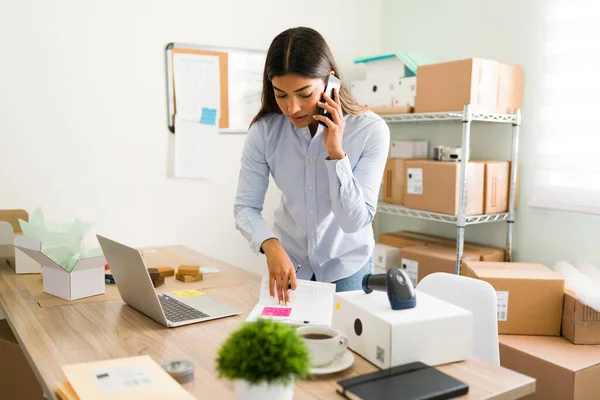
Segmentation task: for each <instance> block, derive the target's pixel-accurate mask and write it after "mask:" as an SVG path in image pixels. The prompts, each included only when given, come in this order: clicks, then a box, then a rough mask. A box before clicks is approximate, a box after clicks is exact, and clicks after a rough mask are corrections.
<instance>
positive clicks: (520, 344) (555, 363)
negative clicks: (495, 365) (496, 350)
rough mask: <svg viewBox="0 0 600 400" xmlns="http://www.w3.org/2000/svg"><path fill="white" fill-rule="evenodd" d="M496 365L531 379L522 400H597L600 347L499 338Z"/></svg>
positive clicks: (539, 338)
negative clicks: (531, 387)
mask: <svg viewBox="0 0 600 400" xmlns="http://www.w3.org/2000/svg"><path fill="white" fill-rule="evenodd" d="M499 342H500V364H501V365H502V366H503V367H505V368H508V369H512V370H513V371H517V372H520V373H522V374H524V375H527V376H530V377H532V378H535V380H536V383H535V393H534V394H532V395H529V396H527V397H524V399H526V400H550V399H557V400H597V399H598V393H600V347H598V346H584V345H579V346H578V345H574V344H572V343H570V342H569V341H568V340H566V339H565V338H562V337H548V336H517V335H500V336H499Z"/></svg>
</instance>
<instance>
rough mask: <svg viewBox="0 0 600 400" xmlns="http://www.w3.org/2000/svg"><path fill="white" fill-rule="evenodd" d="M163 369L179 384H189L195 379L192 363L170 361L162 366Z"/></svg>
mask: <svg viewBox="0 0 600 400" xmlns="http://www.w3.org/2000/svg"><path fill="white" fill-rule="evenodd" d="M162 368H163V369H164V370H165V371H167V373H168V374H169V375H171V376H172V377H173V378H174V379H175V380H176V381H177V382H179V383H188V382H191V381H192V380H193V379H194V364H193V363H192V362H191V361H188V360H175V361H168V362H165V363H164V364H162Z"/></svg>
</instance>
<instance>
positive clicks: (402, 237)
mask: <svg viewBox="0 0 600 400" xmlns="http://www.w3.org/2000/svg"><path fill="white" fill-rule="evenodd" d="M382 239H383V241H384V242H385V244H389V245H390V246H396V245H398V246H396V247H405V246H415V245H425V246H438V247H439V246H446V247H449V248H452V249H455V248H456V239H455V238H446V237H442V236H436V235H430V234H427V233H421V232H411V231H399V232H388V233H382V234H381V235H380V236H379V242H380V243H384V242H382ZM390 243H391V244H390ZM464 248H465V250H466V251H468V252H470V253H473V254H479V260H480V261H504V249H501V248H499V247H493V246H488V245H485V244H479V243H472V242H465V243H464Z"/></svg>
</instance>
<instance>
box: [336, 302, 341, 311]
mask: <svg viewBox="0 0 600 400" xmlns="http://www.w3.org/2000/svg"><path fill="white" fill-rule="evenodd" d="M335 309H336V310H339V309H340V302H339V301H336V302H335Z"/></svg>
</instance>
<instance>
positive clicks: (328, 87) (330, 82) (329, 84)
mask: <svg viewBox="0 0 600 400" xmlns="http://www.w3.org/2000/svg"><path fill="white" fill-rule="evenodd" d="M341 86H342V83H341V82H340V80H339V79H338V78H336V77H335V76H333V75H328V76H327V79H326V80H325V90H324V91H323V93H327V96H329V97H330V98H331V99H334V100H335V97H333V89H335V90H337V92H338V94H339V93H340V88H341ZM321 101H323V102H324V101H325V100H324V99H323V96H321ZM319 115H324V116H326V117H327V118H329V119H332V118H331V114H330V113H328V112H327V111H325V109H324V108H321V107H319ZM319 124H321V125H323V126H325V127H327V124H326V123H325V122H323V121H319Z"/></svg>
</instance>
